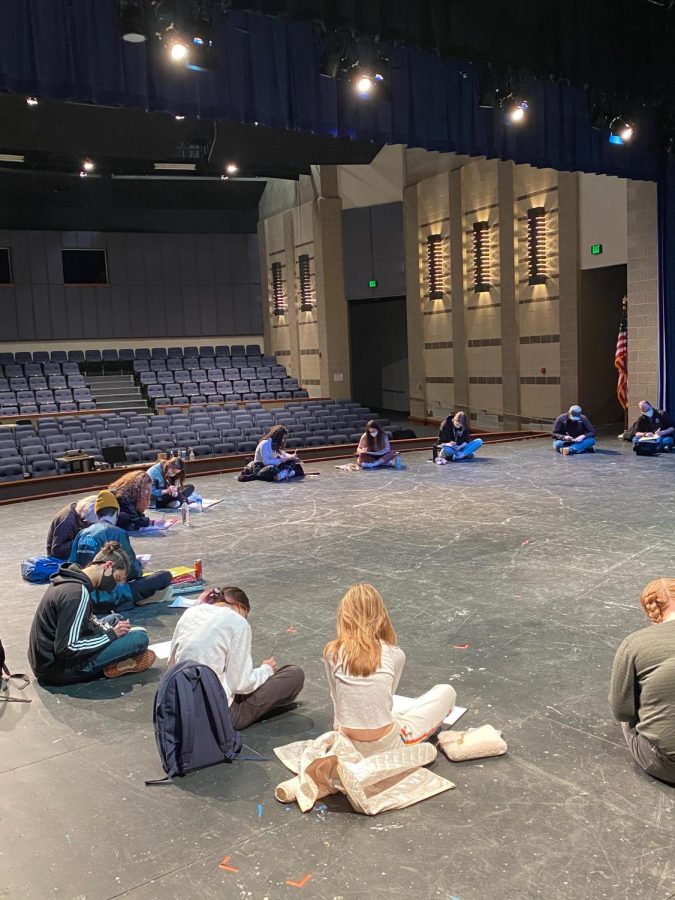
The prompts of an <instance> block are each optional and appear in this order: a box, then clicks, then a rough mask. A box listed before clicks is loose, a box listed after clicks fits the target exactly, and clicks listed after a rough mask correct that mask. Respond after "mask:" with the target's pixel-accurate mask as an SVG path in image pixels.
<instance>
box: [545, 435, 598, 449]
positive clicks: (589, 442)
mask: <svg viewBox="0 0 675 900" xmlns="http://www.w3.org/2000/svg"><path fill="white" fill-rule="evenodd" d="M563 447H569V448H570V453H585V452H586V450H590V449H591V447H595V438H592V437H587V438H584V439H583V441H579V443H578V444H575V443H574V441H553V449H554V450H562V448H563Z"/></svg>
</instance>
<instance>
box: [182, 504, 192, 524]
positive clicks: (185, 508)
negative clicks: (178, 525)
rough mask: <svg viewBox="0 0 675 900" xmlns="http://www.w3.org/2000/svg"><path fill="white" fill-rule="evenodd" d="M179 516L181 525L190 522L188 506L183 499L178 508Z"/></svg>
mask: <svg viewBox="0 0 675 900" xmlns="http://www.w3.org/2000/svg"><path fill="white" fill-rule="evenodd" d="M180 513H181V517H182V519H183V525H189V524H190V507H189V506H188V504H187V501H186V500H183V504H182V506H181V508H180Z"/></svg>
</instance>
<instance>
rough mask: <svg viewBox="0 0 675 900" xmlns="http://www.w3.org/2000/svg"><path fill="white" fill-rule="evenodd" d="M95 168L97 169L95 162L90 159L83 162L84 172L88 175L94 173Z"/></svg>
mask: <svg viewBox="0 0 675 900" xmlns="http://www.w3.org/2000/svg"><path fill="white" fill-rule="evenodd" d="M95 168H96V165H95V163H94V162H93V160H91V159H89V158H87V159H84V160H82V171H83V172H86V173H87V175H88V174H89V173H90V172H93V171H94V169H95Z"/></svg>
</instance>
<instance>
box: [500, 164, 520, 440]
mask: <svg viewBox="0 0 675 900" xmlns="http://www.w3.org/2000/svg"><path fill="white" fill-rule="evenodd" d="M514 168H515V167H514V164H513V163H512V162H503V163H500V165H499V176H498V177H499V181H498V194H499V201H498V202H499V222H500V228H499V260H500V267H499V268H500V282H501V303H502V305H501V307H500V314H501V340H502V410H503V425H504V428H505V429H506V430H512V429H517V428H518V427H519V424H520V324H519V315H518V297H517V292H516V280H517V268H516V261H517V259H518V249H517V246H516V217H515V209H514V196H515V192H514V183H513V182H514V177H513V176H514Z"/></svg>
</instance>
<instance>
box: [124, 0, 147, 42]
mask: <svg viewBox="0 0 675 900" xmlns="http://www.w3.org/2000/svg"><path fill="white" fill-rule="evenodd" d="M121 25H122V38H123V40H125V41H128V43H130V44H142V43H143V42H144V41H147V39H148V37H149V33H148V28H147V25H146V19H145V12H144V9H143V0H122V3H121Z"/></svg>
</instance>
